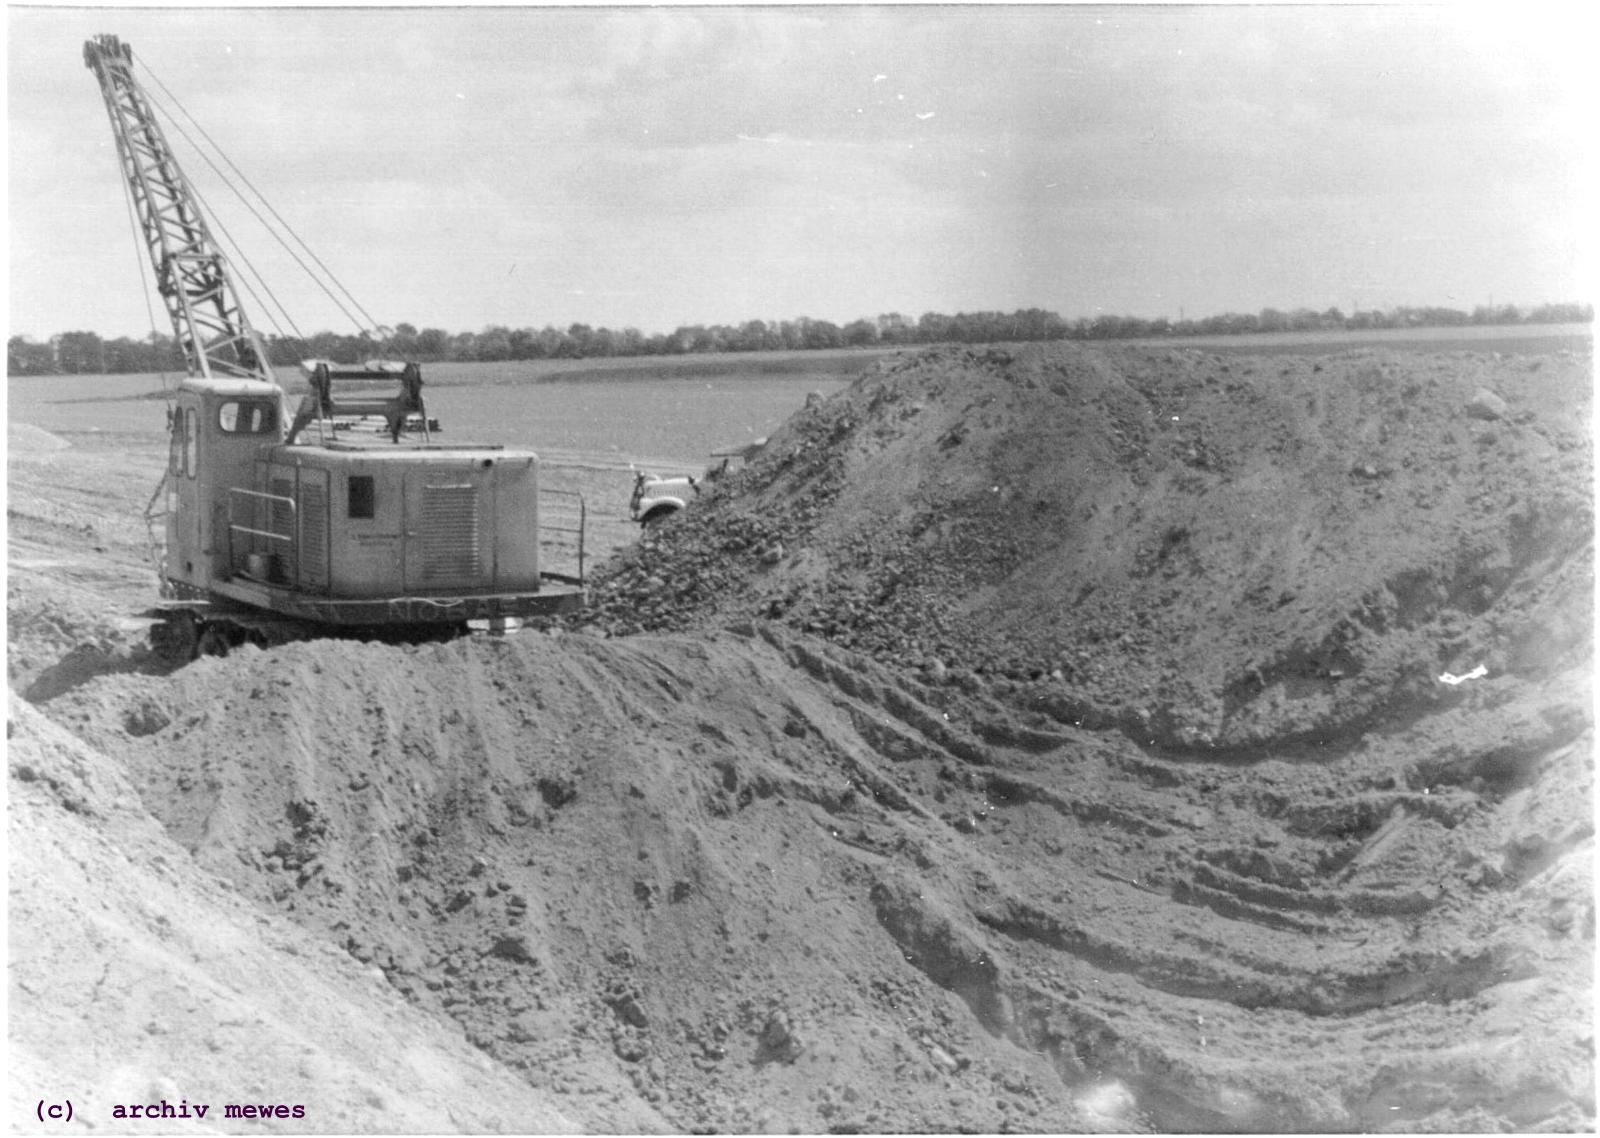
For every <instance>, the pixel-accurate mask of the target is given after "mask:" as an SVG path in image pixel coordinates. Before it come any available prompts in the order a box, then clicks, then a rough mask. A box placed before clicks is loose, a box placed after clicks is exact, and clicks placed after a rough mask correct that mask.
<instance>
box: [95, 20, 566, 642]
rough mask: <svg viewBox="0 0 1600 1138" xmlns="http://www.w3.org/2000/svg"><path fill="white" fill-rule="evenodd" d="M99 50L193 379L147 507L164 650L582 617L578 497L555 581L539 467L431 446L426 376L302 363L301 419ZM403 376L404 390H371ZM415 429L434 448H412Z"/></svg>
mask: <svg viewBox="0 0 1600 1138" xmlns="http://www.w3.org/2000/svg"><path fill="white" fill-rule="evenodd" d="M83 54H84V62H85V63H86V64H87V65H88V67H89V69H90V70H91V71H93V72H94V74H95V77H96V79H98V80H99V83H100V91H101V94H102V96H103V98H104V100H105V106H106V111H107V113H108V115H109V116H110V119H111V130H112V134H113V136H114V137H115V139H116V144H117V154H118V158H119V161H120V165H121V170H122V176H123V179H124V182H125V184H126V185H127V187H128V191H129V193H130V194H131V196H132V199H133V203H134V207H135V212H136V213H137V216H138V222H139V226H140V229H141V231H142V236H143V240H144V244H145V247H146V250H147V252H148V253H149V256H150V262H151V266H152V268H153V270H154V274H155V281H156V287H157V290H158V291H159V292H160V293H161V297H162V300H163V302H164V304H165V305H166V309H167V314H168V317H169V318H170V319H171V321H172V327H173V330H174V332H175V333H176V335H177V337H178V340H179V342H180V343H181V344H182V345H183V350H184V354H185V358H186V361H187V365H188V372H189V375H188V378H187V379H185V380H184V381H183V382H182V383H181V384H179V386H178V389H177V393H176V396H175V399H174V406H173V408H172V411H171V413H170V414H169V425H170V431H171V447H170V452H169V461H168V465H167V470H166V472H165V474H164V476H163V479H162V484H161V487H160V488H158V490H157V493H156V496H155V498H154V499H152V509H151V511H147V516H148V517H149V518H150V520H151V524H152V528H154V526H155V523H156V522H157V521H163V522H164V528H165V547H164V552H163V554H162V556H161V558H160V562H161V564H160V568H159V575H160V579H161V595H162V598H163V601H162V603H161V604H159V605H157V606H156V607H155V608H154V609H152V610H151V611H150V612H149V613H148V614H147V615H148V616H150V617H151V618H152V619H153V620H154V621H155V624H154V625H153V627H152V629H151V639H152V642H153V643H154V644H155V646H156V647H157V648H158V649H159V650H161V651H162V652H163V653H165V654H167V655H169V656H173V657H177V658H180V659H187V658H189V657H191V656H195V655H201V654H223V653H226V652H227V651H228V650H229V649H230V648H232V647H234V646H236V645H238V644H241V643H244V642H245V641H253V642H255V643H257V644H261V645H264V646H266V645H271V644H275V643H280V642H283V641H286V640H292V639H299V638H303V637H306V636H316V635H325V634H329V633H334V632H345V633H354V634H357V635H361V636H379V637H383V638H386V639H395V638H399V639H416V638H433V637H437V636H440V635H450V634H453V633H456V632H459V631H462V630H464V629H466V628H467V627H468V626H469V624H470V623H471V622H484V623H485V624H486V625H487V626H489V627H491V628H497V627H498V628H504V627H506V626H508V625H509V624H510V623H511V622H512V621H514V620H518V619H521V618H524V617H528V616H536V615H542V614H548V613H554V612H561V611H566V610H570V609H573V608H576V607H578V606H579V605H580V604H581V603H582V596H583V538H584V535H583V530H584V510H583V504H582V501H581V499H578V502H577V507H576V511H575V513H576V517H577V524H576V525H575V526H563V527H551V528H553V529H559V530H561V531H562V532H563V533H565V534H567V535H571V536H569V538H568V540H569V542H571V543H572V544H575V546H576V556H577V573H576V574H575V575H569V574H562V573H553V572H546V571H545V570H544V569H543V568H542V566H541V533H542V530H541V516H540V514H541V510H540V502H541V498H542V497H545V496H548V495H550V494H554V493H559V492H557V491H548V490H544V489H542V488H541V486H540V479H539V460H538V456H537V455H535V454H534V453H533V452H532V451H530V450H524V449H510V448H505V447H500V446H474V445H466V444H455V445H450V446H442V445H439V444H435V443H434V442H432V440H431V436H430V434H429V425H430V420H429V418H428V415H427V409H426V407H425V405H424V403H423V398H422V369H421V368H420V367H419V366H418V365H417V364H415V363H405V362H394V363H391V362H387V361H368V362H366V363H364V364H357V365H348V364H339V363H334V362H332V361H329V360H306V361H302V363H301V368H302V370H303V371H304V372H305V374H306V376H307V378H308V380H309V381H310V383H309V386H310V393H309V394H308V395H306V396H305V398H304V399H303V400H302V402H301V404H300V408H299V411H298V412H297V413H296V414H295V415H294V416H293V417H292V420H291V416H290V415H289V414H288V403H287V396H286V394H285V391H284V388H283V387H282V386H281V385H280V384H279V383H278V381H277V379H276V377H275V376H274V375H273V372H272V368H271V365H270V363H269V360H268V354H267V349H266V346H265V344H264V343H263V341H262V339H261V337H260V336H259V335H258V333H257V332H256V330H255V329H254V328H253V327H252V326H251V324H250V321H249V320H248V319H247V317H246V315H245V312H244V308H243V306H242V305H241V304H240V300H239V296H238V294H237V292H236V284H237V282H236V281H235V278H234V274H233V272H232V271H231V267H230V265H229V263H228V259H227V258H226V257H225V256H224V254H223V252H222V250H221V248H220V247H219V246H218V244H217V243H216V241H215V240H214V239H213V237H212V233H211V230H210V228H209V227H208V225H207V222H206V219H205V216H204V213H203V212H202V210H201V208H200V202H199V199H198V197H197V196H196V195H195V193H194V191H193V188H192V187H191V185H190V183H189V181H188V180H187V179H186V178H185V177H184V174H183V171H182V169H181V168H180V166H179V164H178V161H177V159H176V157H175V156H174V155H173V152H172V148H171V147H170V146H169V145H168V143H167V137H166V135H165V133H164V132H163V131H162V129H161V126H160V124H159V123H158V122H157V119H156V116H155V114H154V109H153V108H152V106H151V103H150V100H149V98H148V96H147V94H146V92H145V91H144V89H143V88H142V86H141V85H140V83H139V80H138V79H137V77H136V76H135V75H134V70H133V52H132V51H131V50H130V49H129V47H128V46H127V45H126V44H124V43H122V42H121V41H120V40H119V39H117V37H115V36H109V35H102V36H96V37H95V38H94V39H92V40H90V41H88V42H87V43H86V44H84V52H83ZM319 264H320V262H319ZM396 381H398V388H399V390H398V392H397V393H395V394H393V395H384V394H382V393H374V392H372V391H371V385H372V384H374V383H378V384H383V385H386V386H388V387H390V388H391V390H392V388H393V386H394V385H395V383H396ZM336 384H337V385H338V386H337V389H336ZM352 388H353V389H354V393H353V394H351V390H352ZM370 416H381V417H382V418H383V419H384V421H385V429H384V432H383V433H385V434H387V435H388V436H389V442H388V443H387V444H385V443H384V442H383V441H382V440H381V438H379V437H378V436H377V434H375V433H374V432H371V431H369V432H368V433H367V434H366V435H365V436H364V437H357V436H356V435H355V434H353V433H352V432H350V431H348V430H346V431H345V432H344V434H343V436H341V434H340V429H341V427H342V426H343V427H347V426H348V425H349V424H350V423H351V422H352V420H361V419H364V418H365V417H370ZM412 421H419V422H420V431H421V434H422V439H421V440H420V441H418V440H416V439H413V438H405V439H402V435H403V434H405V433H406V428H407V426H408V424H409V423H411V422H412ZM313 424H315V428H316V429H315V431H311V430H309V429H308V428H310V427H311V426H312V425H313ZM570 497H574V498H576V497H577V496H576V495H570ZM158 500H159V501H160V502H161V507H160V509H159V510H157V509H156V508H155V507H156V503H157V501H158ZM569 512H572V511H569Z"/></svg>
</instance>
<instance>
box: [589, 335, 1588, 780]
mask: <svg viewBox="0 0 1600 1138" xmlns="http://www.w3.org/2000/svg"><path fill="white" fill-rule="evenodd" d="M1588 377H1589V364H1588V360H1587V359H1586V358H1580V357H1578V356H1576V355H1574V354H1566V355H1562V356H1555V357H1543V356H1535V357H1508V358H1500V357H1497V356H1492V355H1473V354H1458V355H1449V356H1432V355H1415V354H1404V355H1401V354H1381V353H1373V352H1352V353H1348V354H1344V355H1338V356H1331V357H1321V358H1317V359H1310V358H1302V359H1296V358H1290V357H1273V358H1271V359H1265V358H1251V357H1228V358H1224V357H1219V356H1215V355H1203V354H1201V353H1198V352H1193V351H1156V350H1150V349H1107V350H1090V349H1081V348H1077V347H1071V346H1048V347H1046V346H1030V347H1023V348H1007V349H993V350H989V351H981V352H974V351H968V350H962V349H946V350H933V351H929V352H925V353H922V354H920V355H918V356H914V357H910V358H908V359H906V360H902V361H894V362H891V363H886V364H883V365H880V367H879V368H878V369H876V370H875V371H873V372H870V373H868V374H867V375H865V376H863V378H861V379H860V380H859V381H857V383H856V384H855V385H854V386H853V387H852V388H850V389H849V390H848V391H847V392H844V393H841V394H840V395H839V396H836V397H835V398H833V399H831V400H827V401H818V402H815V403H814V404H813V405H811V406H810V407H809V408H808V409H807V410H806V411H805V412H803V413H801V414H799V415H797V416H796V417H795V418H794V419H793V420H792V421H791V422H790V424H788V425H787V426H786V427H785V428H784V430H783V431H781V432H779V433H778V434H777V435H775V436H774V437H773V439H772V441H771V443H770V444H769V446H768V447H767V450H766V454H765V456H764V457H763V458H762V460H761V461H760V462H759V463H758V464H757V465H756V466H755V467H754V468H753V469H751V470H748V471H746V472H743V473H741V474H740V475H739V476H738V477H737V478H735V479H733V480H730V482H729V483H727V484H725V485H724V486H723V487H722V488H721V489H720V490H719V492H718V493H716V494H713V495H712V496H711V497H710V499H709V500H707V501H703V502H701V503H698V504H697V506H696V508H695V509H693V510H691V511H689V512H688V513H687V514H686V515H684V517H683V518H682V519H681V521H680V522H679V523H678V524H676V525H673V526H669V527H666V528H665V529H664V530H663V531H662V532H660V533H659V535H657V536H655V537H653V538H652V539H650V540H647V541H646V542H645V543H643V544H642V545H641V547H640V548H639V550H638V551H637V553H636V554H635V555H634V556H633V557H631V558H629V559H626V560H625V561H623V562H622V563H621V564H620V565H618V566H616V567H614V568H613V570H612V572H611V574H610V576H609V577H608V578H607V579H606V580H604V581H603V583H602V584H601V586H600V588H599V589H598V590H597V593H598V598H597V605H596V608H597V610H598V613H599V619H600V620H601V622H602V623H603V624H605V625H606V626H608V627H610V628H612V629H615V630H619V631H621V630H627V629H631V628H635V627H642V628H685V627H694V626H698V625H704V624H707V623H715V622H716V621H718V620H722V619H726V618H727V617H728V616H729V615H730V614H739V615H761V616H765V617H768V618H773V619H780V620H782V621H784V622H785V623H787V624H789V625H791V626H793V627H796V628H799V629H802V630H804V631H808V632H814V633H817V634H820V635H823V636H826V637H828V638H829V639H832V640H834V641H836V642H838V643H841V644H843V645H845V646H849V647H854V648H859V649H861V650H864V651H866V652H868V653H870V654H872V655H874V656H877V657H878V658H880V659H885V660H893V661H898V662H902V663H909V664H911V665H912V666H913V667H921V668H922V669H923V670H924V671H926V672H929V673H931V674H935V675H941V674H948V673H950V672H956V673H958V674H959V676H961V677H966V676H969V675H970V676H977V677H980V678H981V679H983V680H985V681H1000V682H1001V684H1002V686H1003V687H1006V688H1007V689H1008V690H1009V689H1010V687H1011V686H1012V685H1015V684H1022V685H1025V687H1024V688H1023V689H1021V690H1018V691H1015V692H1013V693H1012V694H1014V695H1017V696H1019V697H1021V698H1023V699H1024V700H1026V701H1028V702H1031V703H1032V704H1035V705H1037V706H1039V707H1041V708H1044V709H1045V710H1048V711H1050V712H1051V713H1052V714H1054V715H1055V716H1056V717H1057V718H1067V717H1070V718H1071V719H1072V721H1074V722H1080V721H1081V722H1087V723H1093V724H1096V725H1100V724H1107V723H1112V722H1115V723H1118V724H1120V725H1122V726H1123V727H1124V728H1125V729H1127V730H1128V731H1130V732H1131V733H1133V734H1135V735H1138V736H1139V737H1140V738H1141V741H1143V742H1147V743H1151V742H1153V743H1158V744H1160V745H1163V746H1168V747H1181V748H1187V749H1198V750H1208V749H1222V750H1238V749H1240V748H1249V747H1252V746H1260V745H1262V744H1265V743H1271V744H1273V745H1275V746H1279V747H1281V746H1284V745H1290V744H1294V743H1304V742H1316V743H1326V742H1328V741H1330V740H1332V739H1334V738H1338V737H1353V736H1354V735H1355V734H1357V733H1358V732H1359V730H1360V728H1361V727H1362V726H1364V725H1365V724H1367V723H1370V722H1372V721H1374V719H1375V717H1377V716H1380V715H1383V714H1397V713H1405V712H1414V711H1416V710H1419V709H1421V708H1423V707H1427V706H1429V705H1430V704H1431V703H1432V702H1433V701H1434V700H1435V699H1436V698H1439V697H1441V696H1443V695H1445V694H1446V690H1447V689H1442V688H1440V686H1439V684H1438V682H1437V679H1436V677H1437V675H1438V674H1440V673H1441V672H1445V671H1457V672H1465V671H1467V670H1469V669H1470V668H1472V667H1474V666H1476V665H1478V664H1484V665H1485V666H1487V667H1488V668H1489V669H1490V671H1491V672H1493V673H1494V674H1496V675H1501V674H1505V673H1508V672H1509V673H1511V674H1513V675H1517V676H1523V677H1527V678H1530V679H1538V678H1540V677H1543V676H1546V675H1549V674H1551V672H1552V671H1553V670H1555V669H1559V668H1560V667H1562V666H1564V665H1567V664H1570V663H1572V662H1573V661H1574V660H1576V659H1579V658H1582V657H1583V656H1584V655H1585V653H1586V652H1587V646H1588V643H1589V633H1590V628H1589V622H1590V607H1589V600H1590V584H1591V581H1592V556H1591V553H1590V550H1591V543H1592V534H1593V526H1592V509H1593V498H1592V493H1591V489H1590V448H1589V442H1588V434H1587V431H1588V421H1589V399H1588V390H1589V383H1590V381H1589V378H1588ZM1480 396H1481V398H1479V397H1480Z"/></svg>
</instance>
